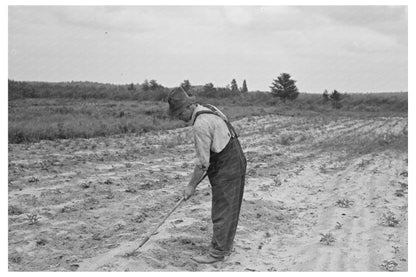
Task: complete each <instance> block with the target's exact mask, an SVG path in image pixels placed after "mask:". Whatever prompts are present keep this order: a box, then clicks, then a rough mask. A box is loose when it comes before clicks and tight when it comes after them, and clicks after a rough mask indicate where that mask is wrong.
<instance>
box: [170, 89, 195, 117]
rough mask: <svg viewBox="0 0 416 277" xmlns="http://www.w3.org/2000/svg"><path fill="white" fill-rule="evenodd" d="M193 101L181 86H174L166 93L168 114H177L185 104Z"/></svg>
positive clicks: (173, 115)
mask: <svg viewBox="0 0 416 277" xmlns="http://www.w3.org/2000/svg"><path fill="white" fill-rule="evenodd" d="M193 102H194V98H191V97H189V96H188V94H187V93H186V91H185V90H184V89H183V88H182V87H177V88H174V89H173V90H172V91H171V92H169V95H168V103H169V111H168V113H169V115H170V116H172V117H176V116H178V115H179V114H180V113H181V112H183V111H184V110H185V108H186V107H187V106H189V105H190V104H192V103H193Z"/></svg>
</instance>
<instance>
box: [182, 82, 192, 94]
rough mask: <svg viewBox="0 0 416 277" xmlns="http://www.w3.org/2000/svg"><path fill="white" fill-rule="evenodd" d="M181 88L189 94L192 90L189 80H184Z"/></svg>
mask: <svg viewBox="0 0 416 277" xmlns="http://www.w3.org/2000/svg"><path fill="white" fill-rule="evenodd" d="M181 87H182V88H183V89H184V90H185V91H186V92H188V91H189V90H190V89H191V87H192V86H191V83H190V82H189V80H184V81H183V82H182V83H181Z"/></svg>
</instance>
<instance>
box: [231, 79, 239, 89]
mask: <svg viewBox="0 0 416 277" xmlns="http://www.w3.org/2000/svg"><path fill="white" fill-rule="evenodd" d="M231 91H232V92H239V89H238V86H237V82H236V80H235V79H232V80H231Z"/></svg>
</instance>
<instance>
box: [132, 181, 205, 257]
mask: <svg viewBox="0 0 416 277" xmlns="http://www.w3.org/2000/svg"><path fill="white" fill-rule="evenodd" d="M205 176H207V174H206V173H205V174H204V175H203V176H202V178H201V179H200V180H199V181H198V184H199V183H201V182H202V180H204V178H205ZM184 200H185V198H184V197H182V198H181V199H180V200H179V201H178V202H177V203H176V205H175V207H173V209H172V210H171V211H170V212H169V213H168V214H167V215H165V217H164V218H163V219H162V221H161V222H160V223H159V224H158V225H157V226H156V227H155V228H154V229H153V230H152V232H150V233H149V234H148V235H147V236H146V237H144V238H143V240H142V241H141V242H140V244H139V246H138V247H136V248H135V249H134V250H133V251H131V252H128V253H126V254H125V256H126V257H129V256H133V255H135V254H136V253H137V250H139V249H140V248H141V247H142V246H143V245H144V244H145V243H146V242H147V241H148V240H149V239H150V238H151V237H152V236H153V235H155V234H156V232H157V230H158V229H159V227H160V226H162V224H163V223H165V221H166V219H168V217H169V216H170V215H171V214H172V213H173V212H174V211H175V210H176V209H177V208H178V207H179V206H180V205H181V204H182V202H183V201H184Z"/></svg>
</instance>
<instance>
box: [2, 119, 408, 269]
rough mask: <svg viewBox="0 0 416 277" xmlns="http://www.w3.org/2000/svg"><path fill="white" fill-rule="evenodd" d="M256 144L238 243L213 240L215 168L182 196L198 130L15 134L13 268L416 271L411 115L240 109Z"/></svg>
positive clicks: (248, 138)
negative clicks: (207, 261) (213, 244)
mask: <svg viewBox="0 0 416 277" xmlns="http://www.w3.org/2000/svg"><path fill="white" fill-rule="evenodd" d="M234 125H235V127H236V129H237V130H238V131H239V133H240V136H241V142H242V145H243V148H244V151H245V152H246V155H247V160H248V169H247V183H246V189H245V194H244V201H243V204H242V210H241V216H240V223H239V227H238V230H237V235H236V239H235V251H234V252H233V254H232V255H231V256H230V257H229V258H228V259H227V260H226V261H224V262H220V263H217V264H214V265H199V264H196V263H195V262H193V261H192V260H191V259H190V258H191V257H192V256H194V255H197V254H201V253H205V252H206V249H207V248H206V246H207V245H208V244H209V242H210V238H211V233H212V224H211V222H210V206H211V203H210V201H211V195H210V188H209V183H208V181H204V182H203V183H201V184H200V186H199V187H198V192H197V195H196V196H194V197H193V198H192V199H190V200H189V201H187V202H185V203H184V204H183V205H182V206H181V207H180V208H179V209H178V210H177V211H176V212H175V213H174V214H172V216H171V217H170V218H169V219H168V221H167V222H166V223H165V224H164V225H163V226H162V227H161V228H160V229H159V233H158V234H157V235H155V236H153V237H152V238H151V239H150V240H149V241H148V242H147V244H145V246H144V247H143V248H141V249H140V251H139V253H138V254H137V255H135V256H129V257H125V256H124V254H125V253H126V252H128V251H129V250H131V249H133V248H135V247H136V246H137V244H138V243H139V242H140V240H141V239H142V238H143V237H144V236H145V235H146V234H147V232H149V231H150V230H151V229H152V228H153V227H154V226H155V225H157V224H158V223H159V222H160V220H161V219H162V218H163V216H164V215H165V214H166V213H167V212H168V211H169V210H170V209H171V208H172V207H173V206H174V205H175V202H176V201H177V200H178V199H179V198H180V196H181V193H180V191H181V189H182V187H183V186H184V185H185V184H186V182H187V180H188V175H189V174H190V173H191V171H192V164H191V162H192V159H193V158H194V149H193V142H192V137H191V136H190V129H189V127H188V128H183V129H176V130H173V131H172V130H171V131H163V132H153V133H147V134H145V135H143V136H134V135H123V136H113V137H107V138H97V139H72V140H61V141H41V142H40V143H34V144H19V145H18V144H11V145H9V194H8V200H9V203H8V204H9V217H8V218H9V226H8V228H9V242H8V243H9V249H8V252H9V270H10V271H387V270H389V271H407V268H408V261H407V253H408V252H407V238H408V233H407V230H408V228H407V214H408V206H407V203H408V202H407V199H408V198H407V185H408V183H407V175H408V171H407V170H408V156H407V126H408V123H407V117H403V118H402V117H388V118H387V117H386V118H380V117H378V118H369V119H358V118H347V117H337V118H334V119H328V118H325V117H318V116H317V117H307V118H306V117H283V116H277V115H267V116H262V117H250V118H244V119H242V120H239V121H236V122H234Z"/></svg>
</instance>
